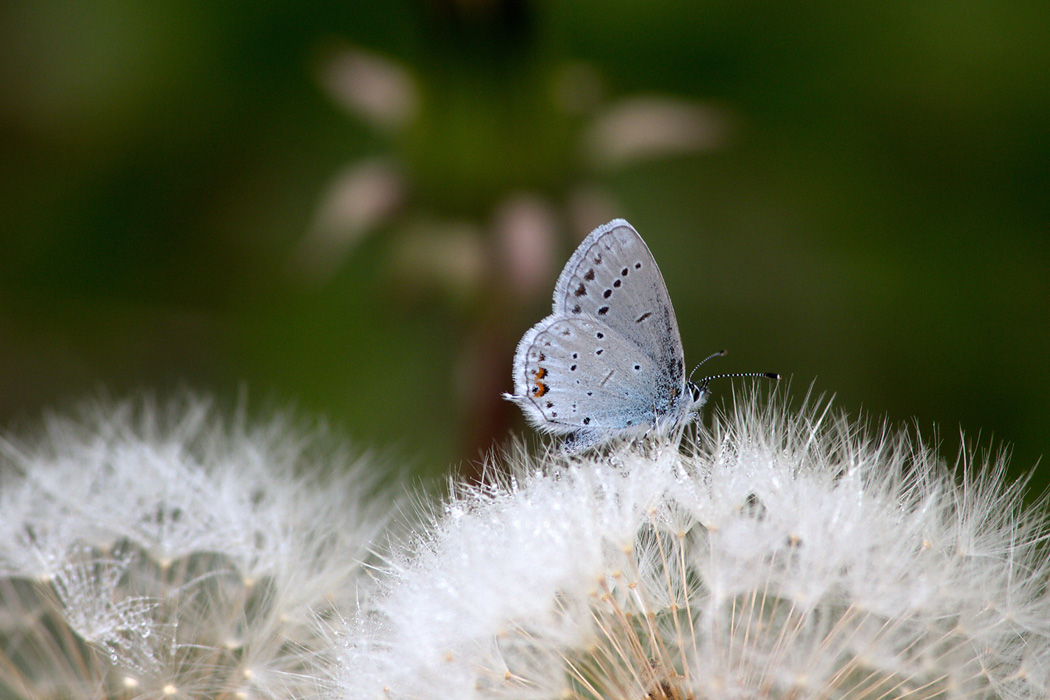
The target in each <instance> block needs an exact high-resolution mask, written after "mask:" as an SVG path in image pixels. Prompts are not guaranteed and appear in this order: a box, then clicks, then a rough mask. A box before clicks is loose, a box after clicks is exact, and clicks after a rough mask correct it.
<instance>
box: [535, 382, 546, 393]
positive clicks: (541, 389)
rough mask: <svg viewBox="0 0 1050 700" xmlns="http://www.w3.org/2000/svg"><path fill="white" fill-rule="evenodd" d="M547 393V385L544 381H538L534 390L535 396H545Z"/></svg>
mask: <svg viewBox="0 0 1050 700" xmlns="http://www.w3.org/2000/svg"><path fill="white" fill-rule="evenodd" d="M546 393H547V387H546V385H545V384H544V383H543V382H536V386H535V387H534V388H533V390H532V395H533V396H543V395H544V394H546Z"/></svg>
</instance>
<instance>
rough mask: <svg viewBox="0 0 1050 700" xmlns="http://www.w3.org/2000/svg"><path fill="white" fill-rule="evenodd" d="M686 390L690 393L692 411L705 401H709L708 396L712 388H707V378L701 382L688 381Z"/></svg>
mask: <svg viewBox="0 0 1050 700" xmlns="http://www.w3.org/2000/svg"><path fill="white" fill-rule="evenodd" d="M685 390H686V392H687V393H688V395H689V399H690V403H689V410H690V411H695V410H696V409H698V408H700V407H701V406H703V405H704V402H705V401H707V397H708V396H710V395H711V390H710V389H708V388H707V381H706V380H704V381H702V382H700V383H697V382H686V383H685Z"/></svg>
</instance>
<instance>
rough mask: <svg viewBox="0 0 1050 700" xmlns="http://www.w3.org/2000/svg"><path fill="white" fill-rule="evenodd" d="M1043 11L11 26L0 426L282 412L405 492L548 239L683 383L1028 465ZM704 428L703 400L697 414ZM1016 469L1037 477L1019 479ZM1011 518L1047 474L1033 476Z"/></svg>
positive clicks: (905, 5)
mask: <svg viewBox="0 0 1050 700" xmlns="http://www.w3.org/2000/svg"><path fill="white" fill-rule="evenodd" d="M1048 28H1050V4H1048V3H993V2H966V1H960V0H953V1H952V2H946V1H942V2H925V1H921V0H920V1H918V2H915V1H910V0H909V1H898V2H885V3H841V2H801V3H800V2H796V1H794V0H793V1H791V2H764V3H756V2H735V3H724V2H696V1H695V0H689V1H682V0H668V1H665V2H652V3H633V2H608V0H603V1H602V2H596V1H594V0H581V1H578V2H573V3H553V2H551V3H538V2H537V3H529V2H525V1H524V0H517V1H510V2H498V1H496V0H463V1H461V2H454V1H447V0H446V1H440V0H431V1H430V2H425V3H420V4H416V3H398V2H380V3H365V2H339V3H324V2H319V3H299V2H270V3H239V2H235V3H201V2H183V3H127V2H117V1H113V0H108V1H106V0H103V1H99V2H91V3H77V2H51V1H39V0H37V1H33V2H7V3H4V5H3V6H2V7H0V423H3V424H4V425H15V424H18V423H19V421H21V420H23V419H31V418H33V417H34V416H37V415H39V413H40V411H41V409H42V408H45V407H52V406H62V405H64V404H65V403H68V402H70V401H72V400H75V399H76V398H78V397H82V396H84V395H91V394H93V393H96V392H97V391H98V390H99V388H100V387H105V388H106V390H107V391H109V392H110V393H113V394H116V395H121V394H123V393H126V392H128V391H132V390H136V389H141V388H148V389H154V390H156V391H157V392H158V393H159V394H161V395H163V394H164V393H166V392H171V391H173V390H175V389H176V388H178V387H180V386H189V387H193V388H197V389H203V390H207V391H210V392H214V393H216V394H217V395H218V396H219V397H220V398H221V400H222V401H225V402H229V404H230V405H232V404H234V403H235V402H236V401H237V400H238V398H237V397H238V396H239V395H243V393H245V392H246V393H247V395H248V397H249V402H250V403H253V404H262V403H267V402H270V403H277V404H286V403H292V404H294V405H296V406H298V407H299V408H300V409H301V410H305V411H306V412H308V413H318V414H322V415H325V416H327V417H329V418H330V419H331V420H332V421H333V422H334V423H336V424H337V425H340V426H342V427H343V428H345V430H346V431H347V432H348V433H349V434H350V435H352V436H353V437H354V438H356V439H357V440H359V441H360V442H361V443H362V444H365V445H372V446H378V447H392V448H393V449H394V450H395V452H396V453H397V454H399V455H402V456H403V457H404V458H405V461H407V462H409V463H411V464H415V465H416V466H417V467H418V468H419V470H420V471H421V473H429V474H431V475H433V474H435V473H438V472H440V471H442V470H446V469H448V468H450V465H451V466H452V467H454V468H457V467H458V468H463V469H468V470H469V469H470V466H469V463H470V462H471V461H472V460H475V459H476V458H477V457H478V455H479V454H480V453H481V451H483V450H486V449H488V448H489V447H490V446H491V445H492V444H493V441H499V440H502V439H505V438H506V436H507V434H508V431H511V430H515V429H516V430H524V428H523V425H522V422H521V417H520V415H518V412H517V409H516V408H514V407H513V406H511V405H509V404H506V403H505V402H502V401H500V399H499V397H498V394H499V392H500V391H504V390H508V389H510V387H511V381H510V360H511V356H512V353H513V350H514V346H515V343H516V342H517V340H518V338H519V337H520V335H521V334H522V333H523V332H524V331H525V330H526V329H527V328H528V327H529V326H530V325H531V324H533V323H534V322H535V321H537V320H539V319H540V318H541V317H542V316H543V315H545V314H546V313H548V311H549V304H550V293H551V290H552V288H553V284H554V280H555V278H556V277H557V274H558V272H559V270H560V268H561V266H562V264H563V263H564V261H565V260H566V259H567V257H568V255H569V254H570V252H571V251H572V249H573V248H574V246H575V245H576V243H577V242H578V241H579V240H580V239H581V238H582V237H583V236H584V235H585V234H586V233H587V232H588V231H589V230H590V229H591V228H592V227H593V226H596V225H598V224H601V223H604V222H605V221H606V220H608V219H609V218H612V217H614V216H622V217H624V218H627V219H628V220H629V221H631V222H632V223H633V224H634V225H635V226H636V227H637V228H638V230H639V231H640V232H641V233H642V235H643V236H644V237H645V238H646V240H647V241H648V243H649V245H650V247H651V248H652V250H653V253H654V255H655V256H656V259H657V261H658V262H659V263H660V266H661V268H662V270H663V273H664V276H665V278H666V281H667V286H668V288H669V289H670V292H671V296H672V298H673V300H674V303H675V308H676V311H677V314H678V319H679V325H680V326H681V330H682V335H683V341H684V344H685V348H686V359H687V364H692V363H695V362H697V361H699V360H700V359H701V358H702V357H704V356H706V355H707V354H708V353H710V352H713V351H715V350H718V349H720V348H723V347H724V348H727V349H728V350H729V356H728V357H727V358H726V359H724V360H718V361H716V362H713V363H712V364H711V365H710V366H709V367H706V368H705V370H709V371H710V372H723V371H724V372H729V371H746V370H761V371H769V370H772V371H779V372H781V373H782V374H784V375H785V376H787V377H791V387H790V388H791V391H792V392H793V393H796V394H801V393H804V392H805V390H806V388H807V387H808V386H809V385H810V384H811V383H812V384H813V386H814V389H815V390H816V391H817V392H826V393H833V394H834V395H835V397H836V398H835V402H836V404H837V405H838V406H839V407H841V408H845V409H847V410H849V411H851V412H853V413H857V412H860V411H864V412H867V413H869V414H871V415H874V416H876V417H881V416H886V417H888V418H889V419H890V420H892V421H896V422H903V421H910V420H911V419H912V418H914V419H915V423H916V424H917V425H918V427H919V429H920V430H921V431H922V432H923V433H924V434H926V435H931V434H932V429H933V426H934V425H937V426H939V427H940V434H941V438H942V447H941V449H942V452H943V453H944V454H945V456H947V457H948V458H950V459H953V458H954V452H955V449H957V446H958V444H959V436H958V432H959V428H960V427H961V428H962V429H963V430H965V431H966V434H967V436H968V437H972V438H976V437H978V435H979V436H980V439H981V441H982V442H984V443H987V441H988V439H989V438H994V439H995V440H1005V441H1007V442H1009V443H1011V444H1012V445H1013V450H1014V459H1013V467H1012V469H1013V471H1014V473H1015V474H1016V473H1021V472H1023V471H1025V470H1028V469H1030V468H1031V467H1032V466H1033V465H1034V464H1035V463H1036V461H1037V460H1038V459H1039V458H1040V456H1041V455H1044V454H1046V452H1047V448H1048V446H1050V440H1048V437H1050V430H1048V427H1050V398H1048V395H1050V362H1048V358H1050V281H1048V274H1047V273H1048V270H1050V79H1048V78H1050V41H1047V30H1048ZM715 388H716V390H717V391H718V394H720V397H721V398H719V397H717V396H716V401H718V400H726V398H727V397H728V396H729V395H730V393H731V391H732V387H731V385H730V384H729V383H728V382H726V383H722V384H719V385H717V386H716V387H715ZM1043 471H1045V470H1043ZM1037 482H1038V483H1037V490H1038V489H1041V488H1044V487H1045V485H1046V483H1047V481H1046V477H1037Z"/></svg>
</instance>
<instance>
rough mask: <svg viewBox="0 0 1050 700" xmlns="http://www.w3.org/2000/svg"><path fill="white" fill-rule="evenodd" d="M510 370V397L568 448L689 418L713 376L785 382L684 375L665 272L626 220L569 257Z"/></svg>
mask: <svg viewBox="0 0 1050 700" xmlns="http://www.w3.org/2000/svg"><path fill="white" fill-rule="evenodd" d="M721 354H724V352H719V353H715V355H712V357H715V356H717V355H721ZM709 359H710V358H709ZM512 374H513V379H514V393H513V394H503V398H505V399H507V400H508V401H513V402H514V403H516V404H517V405H518V406H520V407H521V410H522V412H523V413H524V414H525V418H526V419H527V420H528V421H529V423H531V424H532V425H533V426H534V427H535V428H537V429H538V430H541V431H543V432H547V433H553V434H556V435H567V436H568V438H567V439H566V441H565V442H564V443H563V446H564V447H565V449H566V450H568V451H570V452H575V451H579V450H583V449H587V448H590V447H594V446H596V445H598V444H600V443H602V442H605V441H607V440H610V439H612V438H616V437H637V436H639V435H642V434H645V433H647V432H649V431H652V430H655V431H657V432H659V433H661V434H662V433H666V432H668V431H670V430H671V429H673V428H675V427H677V426H680V425H682V424H686V423H689V422H691V421H692V420H694V419H695V418H696V416H697V412H698V410H699V408H700V407H701V406H702V405H703V404H704V401H705V400H706V399H707V396H708V394H709V391H708V388H707V382H708V381H709V380H711V379H715V378H718V377H723V376H766V377H770V378H779V375H776V374H768V373H761V374H759V373H749V374H747V375H718V377H707V378H705V379H703V380H701V381H700V382H698V383H694V382H692V381H690V380H689V379H688V378H687V377H686V374H685V357H684V353H683V350H682V338H681V335H680V334H679V332H678V321H677V320H676V319H675V314H674V308H673V307H672V306H671V298H670V296H669V295H668V293H667V286H666V285H665V284H664V278H663V275H661V274H660V268H659V267H657V265H656V260H655V259H654V258H653V255H652V253H651V252H649V247H648V246H647V245H646V244H645V241H643V240H642V237H641V236H640V235H639V234H638V232H637V231H636V230H635V229H634V228H633V227H632V226H631V225H630V224H629V223H627V222H626V221H624V220H623V219H614V220H612V221H610V222H609V223H607V224H605V225H604V226H599V227H598V228H596V229H595V230H594V231H592V232H591V233H590V235H588V236H587V238H586V239H584V241H583V242H582V243H580V245H579V247H578V248H577V249H576V251H575V252H574V253H573V254H572V256H571V257H570V258H569V261H568V262H567V263H566V264H565V268H564V269H563V270H562V272H561V275H560V276H559V277H558V282H557V284H555V286H554V308H553V313H551V315H550V316H547V317H546V318H544V319H543V320H542V321H540V322H539V323H537V324H536V325H535V326H533V327H532V328H530V329H529V330H528V331H527V332H526V333H525V335H524V336H523V337H522V339H521V341H520V342H519V343H518V347H517V350H516V352H515V353H514V363H513V372H512Z"/></svg>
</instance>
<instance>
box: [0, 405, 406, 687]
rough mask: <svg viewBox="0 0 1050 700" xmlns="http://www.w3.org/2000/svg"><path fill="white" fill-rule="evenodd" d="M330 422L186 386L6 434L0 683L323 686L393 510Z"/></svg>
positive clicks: (0, 507)
mask: <svg viewBox="0 0 1050 700" xmlns="http://www.w3.org/2000/svg"><path fill="white" fill-rule="evenodd" d="M375 474H376V472H375V470H374V468H373V465H370V464H369V460H367V459H364V458H355V457H354V456H353V455H352V454H351V452H350V451H349V450H348V449H347V447H346V446H345V445H341V444H340V443H339V442H338V441H337V440H334V439H333V438H332V437H331V436H330V435H329V434H327V432H326V431H325V429H324V428H323V427H317V426H315V427H313V428H312V429H309V430H304V426H303V425H301V424H299V425H294V424H292V423H291V422H289V421H288V420H286V419H283V418H280V417H275V418H272V419H270V420H268V421H261V422H258V423H250V422H248V421H246V420H244V418H243V417H242V416H239V417H236V418H234V419H233V420H223V419H221V418H220V417H219V416H218V415H217V412H216V411H215V410H214V409H213V408H212V407H211V406H210V404H209V402H208V401H206V400H204V399H200V398H194V397H189V396H183V397H182V398H180V399H178V400H175V401H172V402H169V403H167V404H159V403H157V402H155V401H151V400H146V399H142V400H134V401H125V402H117V403H102V404H95V405H92V406H88V407H85V408H84V409H83V410H82V411H81V413H80V415H79V416H77V417H76V418H63V417H55V418H51V419H49V420H48V421H47V423H46V426H45V428H44V429H43V431H42V433H41V435H39V436H38V437H36V438H35V439H33V440H15V439H14V438H3V439H0V696H2V697H5V698H6V697H10V698H70V697H96V698H100V697H114V698H133V697H147V698H150V697H151V698H191V697H242V698H277V697H282V698H283V697H304V696H307V695H311V694H313V695H316V694H317V693H318V692H319V691H320V689H321V686H320V685H319V680H318V679H319V677H320V674H319V673H318V672H317V670H316V669H317V668H318V667H320V666H321V665H323V663H324V660H325V659H326V658H328V657H329V656H330V654H329V653H328V651H329V649H328V642H327V640H326V638H325V637H324V636H323V635H322V634H320V630H319V624H318V623H319V621H320V620H324V619H326V618H330V617H334V618H337V619H338V618H342V617H346V616H349V615H352V614H353V613H354V611H355V610H356V608H357V600H358V597H359V596H360V595H362V590H363V589H364V588H366V587H367V586H368V585H369V584H368V583H367V582H368V580H369V579H368V577H366V576H364V575H363V574H364V573H365V566H366V562H368V561H369V557H370V554H369V551H370V547H371V546H372V545H373V543H374V541H375V538H376V536H377V533H378V532H379V531H380V530H381V529H382V528H383V526H384V523H385V522H386V521H387V519H388V516H389V513H390V511H391V500H390V499H389V498H388V497H387V494H386V493H385V492H384V490H383V489H381V488H379V487H378V484H377V481H376V476H375Z"/></svg>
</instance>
